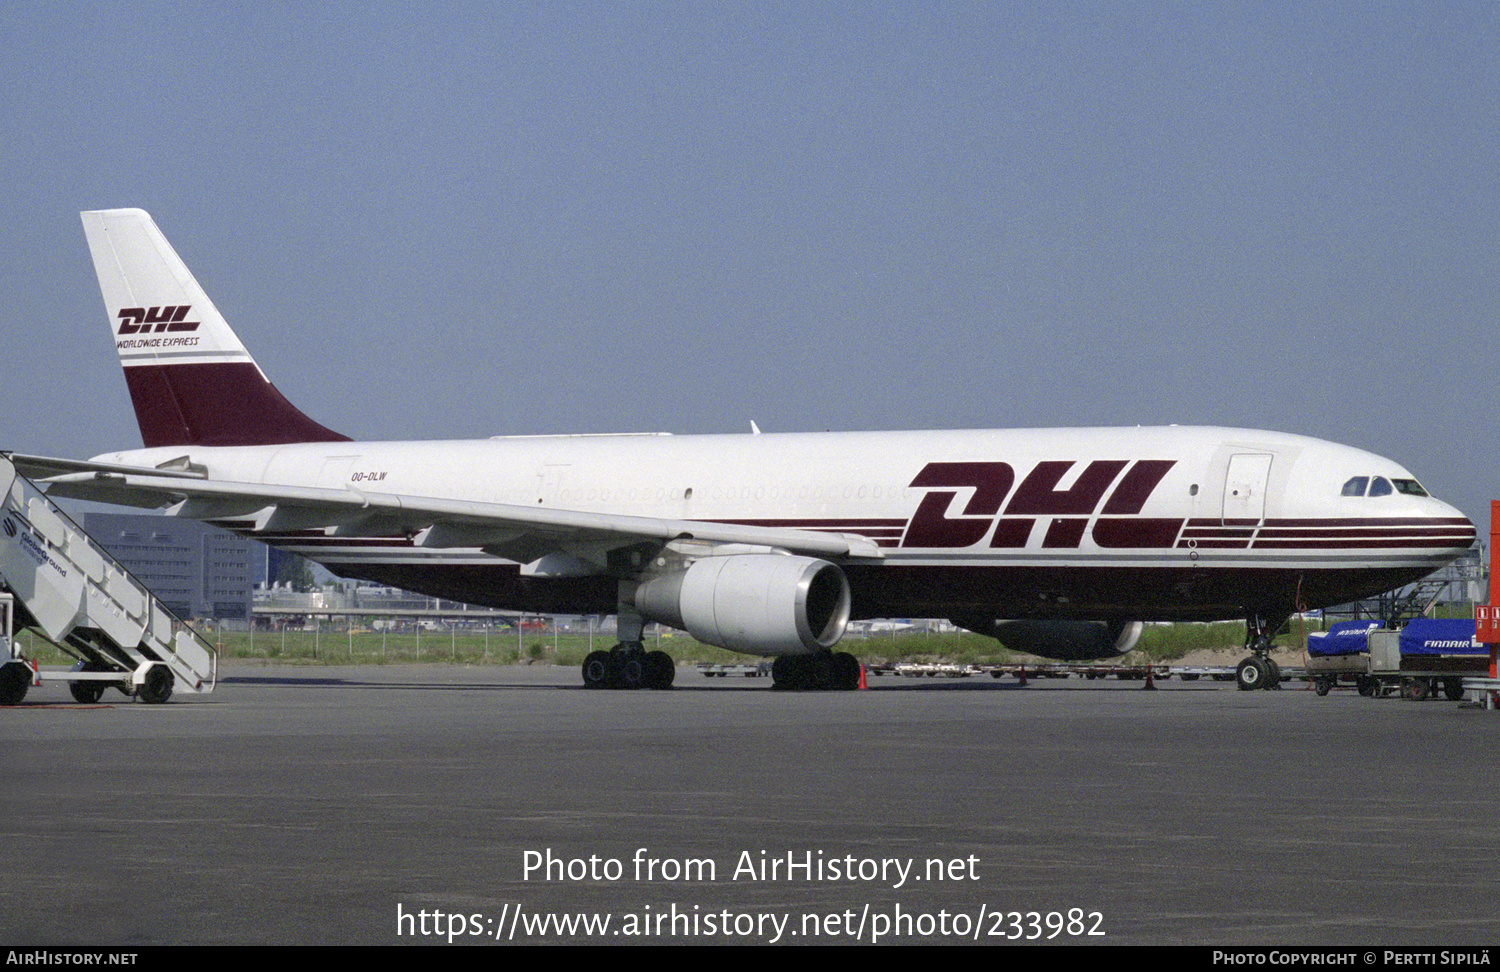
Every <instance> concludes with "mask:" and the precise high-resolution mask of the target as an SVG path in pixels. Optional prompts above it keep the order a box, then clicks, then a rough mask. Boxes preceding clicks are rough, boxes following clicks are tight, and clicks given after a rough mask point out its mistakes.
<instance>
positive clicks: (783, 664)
mask: <svg viewBox="0 0 1500 972" xmlns="http://www.w3.org/2000/svg"><path fill="white" fill-rule="evenodd" d="M771 678H772V679H774V683H773V684H772V686H771V687H772V688H778V689H814V690H829V689H832V690H835V691H844V690H849V689H857V688H859V659H857V658H855V657H854V656H853V655H851V654H849V653H848V652H847V651H835V652H832V653H828V652H824V653H821V654H816V655H777V656H776V660H775V661H773V662H771Z"/></svg>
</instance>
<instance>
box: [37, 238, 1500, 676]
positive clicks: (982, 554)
mask: <svg viewBox="0 0 1500 972" xmlns="http://www.w3.org/2000/svg"><path fill="white" fill-rule="evenodd" d="M83 224H84V229H85V232H86V235H87V238H88V243H89V249H90V251H91V253H92V255H93V260H94V266H95V269H96V270H97V272H98V276H99V283H100V288H101V290H102V291H103V295H104V305H105V311H106V314H107V317H108V321H109V328H110V332H111V334H112V336H113V340H114V342H115V346H116V348H117V349H118V352H119V355H120V360H121V363H122V365H123V366H124V371H125V378H126V382H127V384H128V385H129V389H130V396H131V400H132V402H133V404H134V406H135V412H136V417H137V419H138V421H139V423H140V429H141V435H142V438H143V439H144V444H145V448H141V449H127V450H123V451H120V452H112V453H108V454H106V455H101V456H97V457H95V458H94V459H93V460H91V461H87V462H82V461H70V460H62V459H44V458H40V457H34V456H33V457H27V456H16V457H14V459H15V461H16V464H17V466H18V468H20V469H22V470H23V471H24V472H25V473H27V474H29V475H31V476H32V477H33V478H39V479H42V480H44V481H45V482H46V484H47V486H48V489H49V491H50V492H51V494H52V495H54V496H71V497H78V498H83V499H89V500H98V501H103V502H110V503H118V504H127V505H134V506H141V507H157V508H163V509H165V511H166V512H167V513H168V514H170V515H173V516H186V517H192V518H196V519H200V520H207V521H210V522H213V523H216V524H219V525H221V526H224V527H227V528H229V529H232V530H235V531H237V532H239V533H242V534H244V535H246V536H250V537H254V538H255V539H257V540H262V541H265V542H266V543H269V544H272V545H275V546H278V547H282V548H285V549H288V550H291V551H293V552H295V553H298V554H301V555H303V556H305V557H308V558H310V559H312V560H314V561H317V562H318V563H321V564H323V565H325V566H326V567H328V568H329V569H330V570H332V571H333V572H334V573H336V574H338V575H340V576H344V577H353V578H362V579H365V580H370V581H374V582H377V583H381V584H390V585H394V586H396V587H401V588H406V589H408V590H412V591H418V592H422V593H425V594H430V595H436V596H440V597H444V598H449V599H453V600H458V601H465V602H468V603H471V604H479V605H487V606H491V607H496V608H506V609H513V610H518V611H526V612H539V613H568V614H615V615H616V616H617V619H618V632H619V642H620V643H619V644H618V645H617V646H616V647H614V648H613V649H612V650H610V651H600V652H595V653H593V654H591V655H590V656H589V657H588V659H587V660H586V661H585V662H584V665H583V679H584V683H585V684H586V685H589V686H594V687H641V686H645V687H654V688H663V687H666V686H669V685H670V684H671V683H672V676H673V663H672V660H671V658H670V657H669V656H667V655H666V654H665V653H663V652H659V651H646V650H645V649H644V648H643V647H642V643H641V632H642V630H643V627H644V625H645V624H646V623H648V622H653V621H654V622H659V623H662V624H666V625H669V626H672V627H674V628H680V629H683V630H685V631H687V632H688V633H689V634H691V635H692V636H693V637H695V638H697V639H698V640H699V641H702V642H705V643H708V644H711V645H718V646H721V647H724V648H729V649H733V650H735V651H740V652H746V653H750V654H755V655H764V656H774V658H775V661H774V675H775V679H776V683H777V684H778V685H783V686H794V687H795V686H805V687H837V688H843V687H850V686H852V685H853V684H854V683H855V682H856V681H857V679H858V664H857V663H856V661H855V659H854V658H853V656H852V655H850V654H848V653H847V652H843V651H838V650H837V645H838V643H839V640H840V638H841V637H842V636H843V634H844V629H845V626H846V625H847V624H848V622H849V621H850V620H851V619H858V618H886V617H926V618H948V619H951V620H952V621H953V622H954V623H956V624H958V625H960V626H962V627H964V628H967V629H969V630H972V631H977V632H981V633H984V634H986V635H993V636H995V637H997V638H998V639H999V640H1000V641H1001V642H1003V643H1004V644H1005V645H1007V646H1008V647H1011V648H1014V649H1018V650H1021V651H1027V652H1031V653H1033V654H1038V655H1042V656H1045V657H1050V658H1059V659H1079V660H1081V659H1091V658H1105V657H1111V656H1114V655H1116V654H1119V653H1123V652H1125V651H1128V650H1129V649H1130V648H1131V647H1132V646H1133V645H1134V644H1135V642H1136V640H1137V638H1138V637H1139V635H1140V631H1141V628H1142V622H1145V621H1154V620H1160V621H1186V620H1193V621H1210V620H1219V619H1229V618H1245V619H1247V639H1246V641H1247V647H1248V648H1249V649H1250V651H1251V654H1250V657H1248V658H1247V659H1246V660H1245V661H1244V662H1243V663H1242V664H1241V665H1240V682H1241V685H1242V686H1244V687H1254V686H1257V685H1261V684H1265V683H1267V682H1268V681H1270V679H1271V677H1272V675H1273V674H1274V670H1273V668H1272V667H1271V665H1270V663H1269V660H1268V659H1267V658H1266V654H1265V653H1266V650H1267V648H1268V647H1269V643H1270V641H1269V635H1270V633H1271V632H1273V631H1274V630H1275V629H1276V628H1277V627H1279V626H1280V625H1281V624H1282V623H1283V622H1284V621H1285V620H1286V619H1287V618H1288V616H1289V615H1290V614H1291V613H1292V612H1294V611H1296V610H1302V609H1309V608H1319V607H1324V606H1327V605H1331V604H1336V603H1341V602H1345V601H1350V600H1353V599H1356V598H1360V597H1365V596H1368V595H1371V594H1374V593H1378V592H1381V591H1385V590H1389V589H1391V588H1394V587H1398V586H1400V585H1403V584H1406V583H1408V582H1410V581H1413V580H1415V579H1417V578H1420V577H1422V576H1424V575H1426V574H1428V573H1430V572H1431V571H1433V570H1435V569H1436V568H1438V567H1440V566H1442V565H1443V564H1445V563H1447V562H1448V561H1450V560H1451V559H1453V558H1454V557H1455V556H1457V555H1458V554H1460V553H1461V552H1463V551H1464V550H1466V549H1467V548H1468V547H1469V546H1470V545H1471V544H1472V543H1473V541H1474V537H1475V530H1474V527H1473V525H1472V524H1471V523H1470V522H1469V521H1468V520H1467V519H1466V518H1465V517H1464V516H1463V515H1462V514H1461V513H1459V511H1458V510H1456V509H1454V508H1453V507H1452V506H1449V505H1448V504H1446V503H1443V502H1441V501H1439V500H1437V499H1435V498H1433V497H1431V496H1429V495H1428V494H1427V492H1426V491H1425V490H1424V489H1423V488H1422V487H1421V486H1420V485H1419V484H1418V482H1417V480H1416V478H1415V477H1414V476H1413V475H1412V474H1411V473H1409V472H1408V471H1407V470H1405V469H1403V468H1402V467H1401V466H1400V465H1398V464H1397V463H1395V462H1392V461H1391V460H1389V459H1384V458H1382V457H1380V456H1377V455H1373V454H1371V453H1369V452H1364V451H1362V450H1359V449H1354V448H1350V447H1347V446H1342V445H1337V444H1334V443H1331V442H1324V441H1320V440H1317V439H1311V438H1306V437H1303V436H1296V435H1284V434H1280V433H1276V432H1262V431H1253V430H1247V429H1229V428H1193V427H1177V426H1172V427H1166V428H1097V429H1013V430H980V431H946V432H851V433H796V434H765V435H760V434H745V435H693V436H673V435H663V434H647V435H565V436H564V435H560V436H527V437H497V438H492V439H484V440H479V441H424V442H355V441H351V440H350V439H348V438H347V437H346V436H343V435H341V434H339V433H337V432H334V431H331V430H329V429H327V428H325V427H324V426H322V425H320V424H319V423H317V422H315V421H313V420H312V419H310V418H309V417H307V416H306V415H304V414H303V413H302V412H301V411H299V410H298V409H297V408H296V407H295V406H293V405H292V404H291V403H290V402H289V401H288V400H287V399H286V398H285V397H283V396H282V394H281V393H280V392H279V391H277V389H276V387H275V386H274V385H272V384H271V382H270V381H269V380H268V379H267V377H266V376H265V374H264V373H263V372H262V371H261V369H260V367H259V366H258V365H257V364H256V363H255V360H254V359H253V358H252V357H251V355H250V353H249V352H248V351H247V350H246V349H245V346H244V345H243V344H242V343H241V342H240V339H239V338H238V337H237V336H236V335H235V332H234V331H233V330H231V329H230V327H229V324H228V323H227V322H226V321H225V319H224V318H223V317H222V316H221V315H220V313H219V312H218V310H216V309H215V307H214V305H213V303H212V302H211V301H210V300H209V299H208V296H207V295H206V294H205V293H204V292H203V290H202V289H201V288H200V287H199V285H198V283H197V282H196V281H195V280H194V278H193V276H192V275H191V274H190V273H189V272H188V270H187V268H186V266H184V264H183V263H182V261H181V260H180V259H179V258H178V256H177V254H176V253H175V252H174V251H173V249H172V247H171V246H170V245H169V244H168V242H167V241H166V239H165V237H163V236H162V234H161V232H160V231H159V230H158V229H157V227H156V225H155V223H154V222H153V221H152V220H151V218H150V216H148V215H147V214H146V213H145V212H142V211H141V210H138V209H118V210H107V211H102V212H87V213H84V214H83Z"/></svg>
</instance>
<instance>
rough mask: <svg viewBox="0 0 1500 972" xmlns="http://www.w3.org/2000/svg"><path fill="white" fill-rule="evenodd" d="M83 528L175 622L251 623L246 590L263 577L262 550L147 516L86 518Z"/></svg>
mask: <svg viewBox="0 0 1500 972" xmlns="http://www.w3.org/2000/svg"><path fill="white" fill-rule="evenodd" d="M83 528H84V530H85V531H87V532H88V534H89V535H90V536H92V537H93V538H94V540H95V541H97V542H98V543H99V545H100V546H102V547H104V549H106V550H108V551H109V552H110V555H111V556H113V557H114V558H115V559H116V560H118V561H120V563H122V564H124V565H125V569H126V570H128V571H130V572H131V573H132V574H134V575H135V577H136V579H137V580H139V581H140V582H141V583H142V584H145V585H146V586H147V587H148V588H150V589H151V593H153V594H155V595H156V596H157V597H158V598H160V599H161V601H162V602H163V603H164V604H166V606H167V608H168V609H169V610H170V611H172V613H174V614H176V615H178V616H179V617H183V618H218V619H220V620H248V619H249V618H250V606H251V589H252V588H253V587H254V586H255V584H256V583H258V582H260V583H263V582H264V579H265V574H266V547H265V545H264V544H261V543H256V542H255V541H253V540H246V539H245V538H243V537H239V536H236V535H235V534H233V533H230V532H229V531H227V530H221V529H219V528H218V527H214V526H210V525H209V524H207V523H200V522H198V521H197V520H185V519H178V518H176V517H171V516H154V515H151V514H131V513H86V514H84V517H83Z"/></svg>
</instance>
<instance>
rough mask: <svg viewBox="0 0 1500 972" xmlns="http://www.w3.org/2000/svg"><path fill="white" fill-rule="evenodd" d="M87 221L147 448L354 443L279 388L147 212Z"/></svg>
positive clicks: (115, 212)
mask: <svg viewBox="0 0 1500 972" xmlns="http://www.w3.org/2000/svg"><path fill="white" fill-rule="evenodd" d="M82 215H83V231H84V235H85V236H87V237H88V241H89V252H90V254H91V255H92V256H93V258H94V270H95V272H96V273H97V274H98V275H99V289H100V290H101V291H102V292H103V294H104V311H105V314H106V315H108V317H109V326H110V330H111V331H112V332H113V334H114V340H115V349H116V351H118V352H119V355H120V364H121V365H123V366H124V368H125V383H126V384H127V385H128V386H129V388H130V400H131V402H132V403H133V404H134V405H135V417H136V420H137V421H138V422H139V423H140V426H141V438H142V439H143V440H144V441H145V444H146V446H147V448H152V447H155V446H171V445H211V446H221V445H222V446H232V445H278V444H282V443H288V442H344V441H348V436H344V435H340V434H339V433H337V432H333V431H331V430H329V429H326V428H324V427H323V426H321V425H319V424H318V423H317V422H314V421H313V420H312V419H310V418H308V417H307V416H306V415H304V414H302V412H300V411H298V409H297V407H296V406H295V405H293V404H292V403H291V402H289V401H287V399H286V397H285V396H283V395H282V394H281V392H279V391H277V390H276V386H275V385H273V384H271V382H270V380H269V379H267V378H266V376H265V373H264V372H262V371H261V370H260V366H259V365H257V364H256V363H255V359H254V358H252V357H251V356H250V352H249V351H247V350H245V346H244V345H243V344H242V343H240V339H239V337H237V336H236V335H235V333H234V331H233V330H232V329H231V328H230V327H229V323H228V322H227V321H225V320H224V317H223V315H221V314H220V313H219V311H218V309H217V308H215V307H214V305H213V302H212V301H210V300H209V299H208V295H207V294H206V293H204V292H203V288H202V287H200V286H199V285H198V281H196V280H194V279H193V275H192V274H191V273H189V272H188V269H187V266H186V265H185V264H184V263H183V262H182V260H181V258H179V257H178V256H177V253H176V251H174V250H173V249H172V245H171V244H170V243H168V242H167V239H166V237H164V236H163V235H162V234H161V230H159V229H157V228H156V223H154V222H153V221H152V219H151V217H150V215H148V214H147V213H146V212H145V211H144V210H140V209H106V210H100V211H97V212H86V213H83V214H82Z"/></svg>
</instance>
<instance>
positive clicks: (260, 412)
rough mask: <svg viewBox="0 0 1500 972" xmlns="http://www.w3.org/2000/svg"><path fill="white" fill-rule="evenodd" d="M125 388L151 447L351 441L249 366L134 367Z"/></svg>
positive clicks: (222, 364) (126, 379) (144, 438)
mask: <svg viewBox="0 0 1500 972" xmlns="http://www.w3.org/2000/svg"><path fill="white" fill-rule="evenodd" d="M125 384H126V385H127V386H128V387H129V388H130V400H131V402H132V403H133V404H134V405H135V417H136V420H137V421H138V422H139V423H140V426H141V439H142V440H143V441H144V442H145V444H146V448H148V449H150V448H155V447H157V446H176V445H206V446H241V445H284V444H286V443H290V442H348V441H349V437H348V436H346V435H340V434H339V433H337V432H334V431H331V430H330V429H326V428H324V427H323V426H321V425H319V424H318V423H317V422H314V421H313V420H312V419H310V418H308V417H307V416H306V415H303V414H302V413H301V412H300V411H298V410H297V407H296V406H295V405H293V404H292V403H291V402H289V401H287V400H286V397H285V396H283V395H282V394H281V392H279V391H277V390H276V386H275V385H273V384H271V383H270V382H269V381H266V379H265V378H264V377H263V376H262V375H261V373H260V369H259V368H257V367H256V366H255V365H254V364H250V363H247V362H232V363H231V362H222V363H216V364H165V365H132V366H130V367H127V368H126V369H125Z"/></svg>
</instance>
